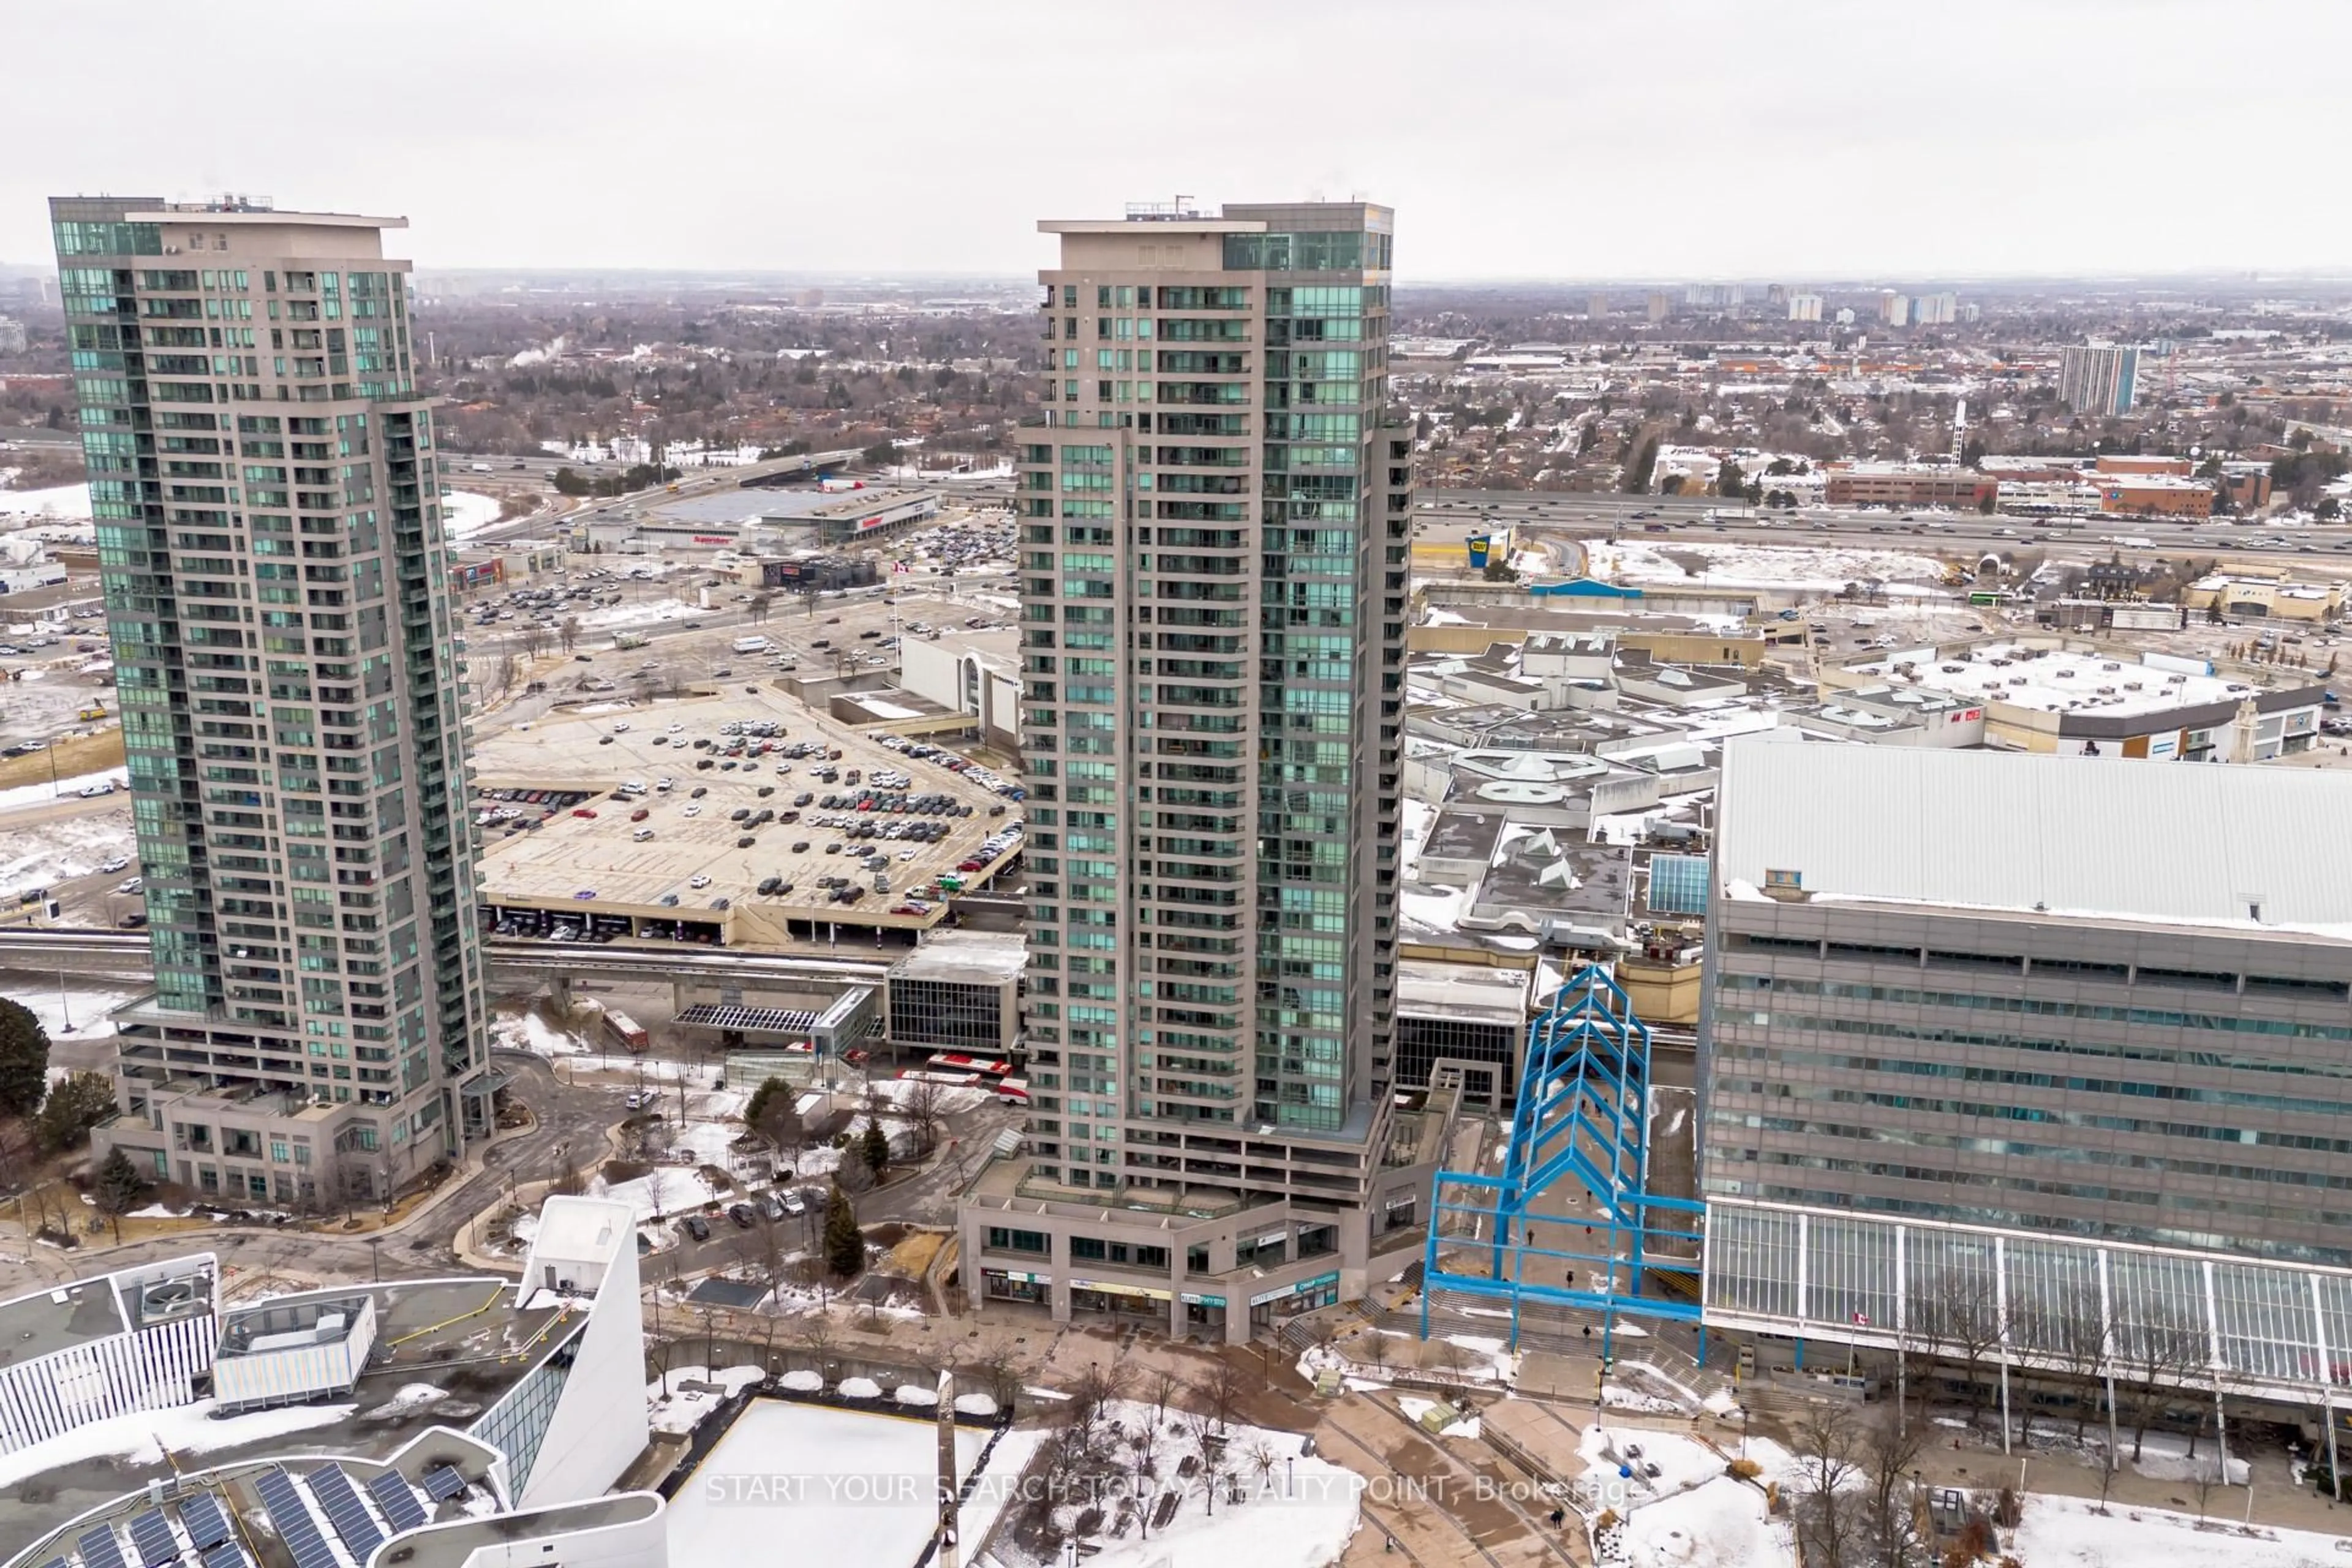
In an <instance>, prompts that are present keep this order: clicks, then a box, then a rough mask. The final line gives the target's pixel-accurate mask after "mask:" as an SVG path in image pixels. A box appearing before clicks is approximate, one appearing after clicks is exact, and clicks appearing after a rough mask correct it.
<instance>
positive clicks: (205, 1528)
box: [180, 1492, 229, 1552]
mask: <svg viewBox="0 0 2352 1568" xmlns="http://www.w3.org/2000/svg"><path fill="white" fill-rule="evenodd" d="M180 1527H181V1528H182V1529H183V1530H185V1531H187V1532H188V1544H190V1545H191V1546H194V1548H195V1549H196V1550H197V1551H199V1552H210V1551H211V1550H212V1549H213V1548H214V1547H215V1546H218V1545H219V1544H220V1543H221V1542H224V1541H226V1540H227V1539H228V1535H229V1532H228V1519H227V1516H226V1515H225V1514H223V1513H222V1512H221V1506H220V1500H219V1499H218V1498H216V1497H215V1496H213V1494H212V1493H210V1492H198V1493H196V1494H195V1495H194V1497H188V1498H183V1499H181V1500H180Z"/></svg>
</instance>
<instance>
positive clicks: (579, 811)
mask: <svg viewBox="0 0 2352 1568" xmlns="http://www.w3.org/2000/svg"><path fill="white" fill-rule="evenodd" d="M595 815H596V814H595V813H594V812H593V811H591V810H589V809H588V808H587V807H586V806H584V805H575V806H573V807H572V816H585V817H591V818H593V817H594V816H595Z"/></svg>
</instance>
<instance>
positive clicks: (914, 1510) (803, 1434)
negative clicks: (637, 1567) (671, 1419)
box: [669, 1369, 1039, 1568]
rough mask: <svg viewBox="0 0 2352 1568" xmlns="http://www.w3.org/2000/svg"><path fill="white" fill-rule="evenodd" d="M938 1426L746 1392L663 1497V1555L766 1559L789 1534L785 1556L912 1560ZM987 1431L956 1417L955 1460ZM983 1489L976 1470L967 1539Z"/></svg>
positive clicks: (1023, 1443)
mask: <svg viewBox="0 0 2352 1568" xmlns="http://www.w3.org/2000/svg"><path fill="white" fill-rule="evenodd" d="M745 1370H748V1369H745ZM936 1434H937V1428H936V1426H934V1425H933V1423H932V1422H931V1420H930V1419H929V1413H928V1412H925V1413H924V1414H923V1416H922V1418H920V1419H916V1420H908V1419H906V1418H903V1417H900V1416H896V1415H867V1414H865V1413H863V1412H859V1411H850V1410H828V1409H825V1408H823V1407H821V1406H817V1405H793V1404H786V1403H783V1402H781V1401H775V1400H755V1401H753V1403H752V1405H751V1408H750V1409H748V1410H746V1411H744V1412H743V1414H742V1415H740V1417H738V1418H737V1420H736V1422H735V1425H734V1426H731V1427H730V1428H729V1429H728V1432H727V1435H726V1436H724V1437H721V1438H720V1439H719V1446H718V1447H716V1448H714V1449H712V1450H711V1453H710V1457H709V1458H707V1459H705V1460H704V1461H703V1462H702V1464H701V1466H700V1468H698V1469H697V1470H696V1471H695V1473H694V1476H693V1479H691V1480H690V1481H688V1484H687V1485H686V1486H685V1487H683V1488H681V1489H679V1491H678V1494H677V1497H676V1498H675V1499H674V1500H672V1501H671V1503H670V1508H669V1558H670V1561H671V1562H673V1563H696V1564H701V1563H757V1562H767V1561H770V1560H772V1559H773V1558H774V1557H775V1556H776V1555H777V1553H778V1550H779V1547H780V1545H781V1543H782V1542H791V1550H790V1555H791V1556H792V1557H793V1560H795V1561H804V1562H810V1563H873V1564H875V1565H877V1568H898V1565H899V1564H902V1563H913V1562H914V1560H915V1558H916V1556H917V1555H918V1554H919V1553H920V1552H921V1551H922V1549H923V1544H924V1542H927V1541H929V1539H930V1534H931V1525H932V1520H933V1509H932V1495H933V1477H934V1474H935V1469H934V1459H935V1456H936V1454H937V1451H938V1438H937V1435H936ZM1038 1436H1039V1435H1038V1434H1034V1433H1014V1434H1010V1435H1008V1436H1006V1438H1005V1439H1004V1441H1003V1443H1002V1444H1000V1445H999V1446H998V1448H997V1451H996V1455H995V1457H994V1458H993V1460H992V1463H991V1465H990V1467H989V1476H990V1477H1002V1478H1004V1485H1005V1487H1006V1488H1007V1489H1009V1487H1010V1482H1011V1479H1012V1478H1013V1477H1014V1476H1016V1475H1017V1474H1018V1473H1019V1470H1020V1467H1021V1466H1022V1465H1024V1464H1025V1463H1026V1462H1027V1459H1028V1458H1029V1455H1030V1454H1031V1453H1032V1452H1034V1447H1035V1443H1036V1441H1037V1438H1038ZM987 1441H988V1435H987V1434H986V1433H984V1432H982V1431H978V1430H975V1429H973V1428H970V1427H961V1428H959V1429H958V1430H957V1432H956V1437H955V1447H956V1462H957V1465H958V1468H960V1469H963V1470H966V1471H968V1470H969V1469H970V1468H971V1465H972V1464H973V1462H974V1461H975V1460H977V1459H978V1458H979V1457H980V1451H981V1449H982V1447H984V1446H985V1445H986V1443H987ZM992 1491H993V1489H992V1487H991V1486H990V1483H989V1480H988V1479H983V1480H982V1486H981V1489H980V1490H979V1491H978V1492H977V1493H976V1494H975V1496H974V1498H973V1500H972V1506H971V1510H969V1511H968V1512H967V1515H966V1519H965V1524H964V1532H963V1533H964V1539H965V1540H966V1541H967V1542H976V1541H978V1540H979V1539H980V1538H981V1535H982V1532H984V1531H985V1529H986V1527H987V1525H988V1524H989V1523H990V1522H992V1521H993V1519H994V1514H995V1507H994V1506H992V1505H991V1503H990V1501H989V1500H990V1499H991V1498H992ZM997 1501H998V1502H999V1503H1000V1504H1001V1499H999V1500H997ZM983 1509H985V1510H986V1511H985V1513H984V1514H983V1513H982V1510H983Z"/></svg>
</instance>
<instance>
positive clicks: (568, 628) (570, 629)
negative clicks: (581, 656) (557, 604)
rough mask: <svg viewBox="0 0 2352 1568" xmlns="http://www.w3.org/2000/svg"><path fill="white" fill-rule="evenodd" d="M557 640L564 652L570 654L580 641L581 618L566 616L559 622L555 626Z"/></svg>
mask: <svg viewBox="0 0 2352 1568" xmlns="http://www.w3.org/2000/svg"><path fill="white" fill-rule="evenodd" d="M555 638H556V641H557V642H558V643H559V644H561V645H562V648H563V651H564V652H566V653H570V652H571V651H572V648H573V647H574V646H576V645H577V644H578V643H579V641H580V617H579V616H564V617H563V619H562V620H561V621H559V622H557V623H556V626H555Z"/></svg>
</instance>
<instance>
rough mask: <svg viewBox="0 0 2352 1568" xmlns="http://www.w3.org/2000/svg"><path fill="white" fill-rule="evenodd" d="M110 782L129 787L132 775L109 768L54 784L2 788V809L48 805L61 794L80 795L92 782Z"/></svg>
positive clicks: (10, 809)
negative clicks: (101, 771)
mask: <svg viewBox="0 0 2352 1568" xmlns="http://www.w3.org/2000/svg"><path fill="white" fill-rule="evenodd" d="M91 784H113V785H114V787H115V788H116V789H118V790H126V789H129V788H130V787H131V775H130V774H129V773H125V772H123V771H122V770H121V768H109V769H107V770H106V771H105V772H103V773H77V774H75V775H74V776H73V777H72V778H69V779H59V780H58V782H57V783H56V784H48V783H46V782H44V783H41V784H18V785H16V787H15V788H14V789H0V811H20V810H23V809H24V808H26V807H27V806H36V805H48V804H49V803H50V802H51V801H54V800H57V799H58V798H59V797H60V796H66V797H71V796H74V795H79V794H80V793H81V792H82V791H83V790H85V789H87V788H89V786H90V785H91ZM127 804H128V803H126V805H127Z"/></svg>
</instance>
